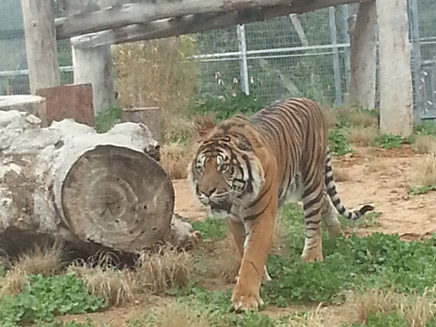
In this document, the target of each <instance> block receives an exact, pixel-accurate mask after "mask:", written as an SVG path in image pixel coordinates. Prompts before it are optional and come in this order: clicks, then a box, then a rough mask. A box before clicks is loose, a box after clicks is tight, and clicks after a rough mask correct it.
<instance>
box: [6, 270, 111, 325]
mask: <svg viewBox="0 0 436 327" xmlns="http://www.w3.org/2000/svg"><path fill="white" fill-rule="evenodd" d="M105 306H106V304H105V303H104V300H103V299H101V298H97V297H95V296H93V295H91V294H89V293H88V291H87V290H86V287H85V286H84V283H83V281H82V280H79V279H76V277H75V276H74V275H73V274H68V275H64V276H51V277H43V276H42V275H30V276H29V284H27V285H26V286H25V287H24V289H23V291H22V292H21V293H20V294H18V295H16V296H10V295H6V296H4V297H3V298H2V299H1V300H0V321H1V322H2V326H4V327H9V326H11V327H12V326H16V325H17V324H18V323H19V324H26V323H27V324H28V323H34V322H43V321H52V320H53V318H54V316H56V315H64V314H67V313H70V314H78V313H87V312H95V311H98V310H99V309H101V308H104V307H105Z"/></svg>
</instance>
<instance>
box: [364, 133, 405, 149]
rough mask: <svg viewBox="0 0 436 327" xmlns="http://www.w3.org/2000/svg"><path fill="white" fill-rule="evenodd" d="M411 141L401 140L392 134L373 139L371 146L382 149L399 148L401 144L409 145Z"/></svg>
mask: <svg viewBox="0 0 436 327" xmlns="http://www.w3.org/2000/svg"><path fill="white" fill-rule="evenodd" d="M410 143H411V140H410V139H407V138H402V137H401V136H398V135H393V134H382V135H379V136H377V137H376V138H375V140H374V142H372V145H374V146H378V147H381V148H384V149H392V148H401V147H402V146H403V144H410Z"/></svg>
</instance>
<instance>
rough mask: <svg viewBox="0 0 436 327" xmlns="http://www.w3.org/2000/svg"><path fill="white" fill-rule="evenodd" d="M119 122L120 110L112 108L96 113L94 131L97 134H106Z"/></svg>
mask: <svg viewBox="0 0 436 327" xmlns="http://www.w3.org/2000/svg"><path fill="white" fill-rule="evenodd" d="M120 121H121V108H119V107H114V108H110V109H105V110H101V111H99V112H97V115H96V116H95V129H96V131H97V133H106V132H107V131H108V130H110V129H111V128H112V127H113V126H114V125H115V124H117V123H119V122H120Z"/></svg>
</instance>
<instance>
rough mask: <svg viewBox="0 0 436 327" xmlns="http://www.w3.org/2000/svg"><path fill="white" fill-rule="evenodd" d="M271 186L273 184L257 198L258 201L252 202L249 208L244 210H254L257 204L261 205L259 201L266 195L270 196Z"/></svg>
mask: <svg viewBox="0 0 436 327" xmlns="http://www.w3.org/2000/svg"><path fill="white" fill-rule="evenodd" d="M271 185H272V183H269V185H268V187H267V188H266V189H265V191H264V192H262V193H261V194H260V195H259V196H258V197H257V199H256V200H255V201H254V202H252V203H251V204H250V205H249V206H248V207H245V208H244V209H251V208H253V207H254V206H255V205H256V204H258V203H259V201H260V200H261V199H262V198H263V197H264V196H265V195H266V194H268V192H269V190H270V189H271Z"/></svg>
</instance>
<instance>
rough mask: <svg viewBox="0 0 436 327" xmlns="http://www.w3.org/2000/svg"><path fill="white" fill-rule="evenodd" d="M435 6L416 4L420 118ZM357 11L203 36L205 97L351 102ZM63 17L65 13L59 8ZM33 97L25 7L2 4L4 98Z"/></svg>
mask: <svg viewBox="0 0 436 327" xmlns="http://www.w3.org/2000/svg"><path fill="white" fill-rule="evenodd" d="M435 12H436V2H435V1H434V0H409V18H410V19H409V20H410V25H411V27H410V31H411V32H410V37H411V41H412V44H413V55H412V67H413V69H412V74H413V89H414V105H415V109H416V111H415V112H416V113H417V114H419V115H422V114H424V115H425V116H426V117H432V116H435V117H436V114H435V113H436V16H435V15H434V13H435ZM354 13H355V5H344V6H338V7H331V8H326V9H322V10H318V11H315V12H310V13H306V14H302V15H290V16H284V17H279V18H275V19H271V20H268V21H264V22H256V23H251V24H246V25H245V26H242V27H241V26H231V27H228V28H223V29H218V30H212V31H207V32H202V33H198V34H196V43H197V53H198V55H197V56H195V57H194V60H198V62H199V74H198V98H199V99H204V98H208V97H231V96H233V95H235V94H236V93H237V92H240V90H241V89H242V90H243V91H244V92H246V93H250V94H253V95H254V96H255V97H257V98H259V99H261V100H262V101H263V102H268V103H270V102H273V101H276V100H280V99H284V98H287V97H291V96H305V97H309V98H311V99H314V100H316V101H318V102H321V103H324V104H329V105H332V104H340V103H342V102H343V101H344V100H345V99H346V95H347V91H348V73H349V34H348V24H347V19H348V18H349V17H350V15H352V14H354ZM55 15H56V17H60V16H63V15H64V13H63V12H62V11H61V10H60V9H59V8H58V7H57V6H56V2H55ZM58 55H59V67H60V75H61V83H62V84H67V83H72V81H73V76H72V67H71V65H72V60H71V47H70V42H69V41H68V40H63V41H59V42H58ZM26 93H29V85H28V71H27V62H26V55H25V44H24V33H23V22H22V14H21V8H20V2H19V1H17V0H2V1H1V2H0V94H26Z"/></svg>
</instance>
